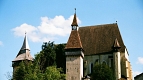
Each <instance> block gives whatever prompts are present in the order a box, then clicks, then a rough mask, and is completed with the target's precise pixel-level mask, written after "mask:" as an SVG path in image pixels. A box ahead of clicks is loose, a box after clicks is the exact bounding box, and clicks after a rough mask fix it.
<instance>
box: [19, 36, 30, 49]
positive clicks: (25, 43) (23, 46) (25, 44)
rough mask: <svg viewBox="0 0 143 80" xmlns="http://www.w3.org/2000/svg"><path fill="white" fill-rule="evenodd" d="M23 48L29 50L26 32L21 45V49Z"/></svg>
mask: <svg viewBox="0 0 143 80" xmlns="http://www.w3.org/2000/svg"><path fill="white" fill-rule="evenodd" d="M23 49H28V50H30V48H29V44H28V40H27V36H26V34H25V38H24V41H23V45H22V47H21V50H23Z"/></svg>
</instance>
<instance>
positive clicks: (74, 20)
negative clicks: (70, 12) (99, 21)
mask: <svg viewBox="0 0 143 80" xmlns="http://www.w3.org/2000/svg"><path fill="white" fill-rule="evenodd" d="M71 26H78V24H77V19H76V13H75V14H74V18H73V22H72V24H71Z"/></svg>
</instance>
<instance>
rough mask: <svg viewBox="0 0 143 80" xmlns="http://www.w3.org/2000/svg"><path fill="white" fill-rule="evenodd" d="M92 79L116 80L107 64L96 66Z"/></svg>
mask: <svg viewBox="0 0 143 80" xmlns="http://www.w3.org/2000/svg"><path fill="white" fill-rule="evenodd" d="M91 78H92V80H115V76H114V74H113V71H112V69H110V67H109V66H108V65H106V64H95V65H94V68H93V73H92V75H91Z"/></svg>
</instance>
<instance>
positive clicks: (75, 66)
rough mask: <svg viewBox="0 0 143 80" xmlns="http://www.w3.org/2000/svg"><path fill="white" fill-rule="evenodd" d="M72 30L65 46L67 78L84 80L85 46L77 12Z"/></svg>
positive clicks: (68, 79)
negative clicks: (79, 29)
mask: <svg viewBox="0 0 143 80" xmlns="http://www.w3.org/2000/svg"><path fill="white" fill-rule="evenodd" d="M71 26H72V31H71V34H70V37H69V39H68V42H67V45H66V47H65V51H66V52H65V55H66V80H82V78H83V58H84V54H83V48H82V44H81V40H80V36H79V33H78V30H77V27H78V24H77V19H76V13H75V14H74V18H73V22H72V24H71Z"/></svg>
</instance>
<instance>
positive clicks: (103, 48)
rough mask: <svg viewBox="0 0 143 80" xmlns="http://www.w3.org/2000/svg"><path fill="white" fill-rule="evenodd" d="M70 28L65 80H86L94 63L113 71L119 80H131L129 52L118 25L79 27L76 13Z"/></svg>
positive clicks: (66, 49)
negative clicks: (106, 66) (104, 65)
mask: <svg viewBox="0 0 143 80" xmlns="http://www.w3.org/2000/svg"><path fill="white" fill-rule="evenodd" d="M71 27H72V30H71V33H70V36H69V39H68V42H67V44H66V47H65V51H66V52H65V55H66V80H83V78H84V77H85V76H87V75H89V74H91V73H92V71H93V66H94V64H95V63H100V64H102V63H105V64H106V65H108V66H109V67H110V68H111V69H113V71H114V74H115V77H116V80H132V69H131V64H130V61H129V53H128V51H127V48H126V46H125V45H124V42H123V40H122V37H121V34H120V31H119V28H118V24H117V23H112V24H102V25H93V26H83V27H78V23H77V19H76V13H75V14H74V18H73V22H72V24H71ZM87 80H90V79H87Z"/></svg>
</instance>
